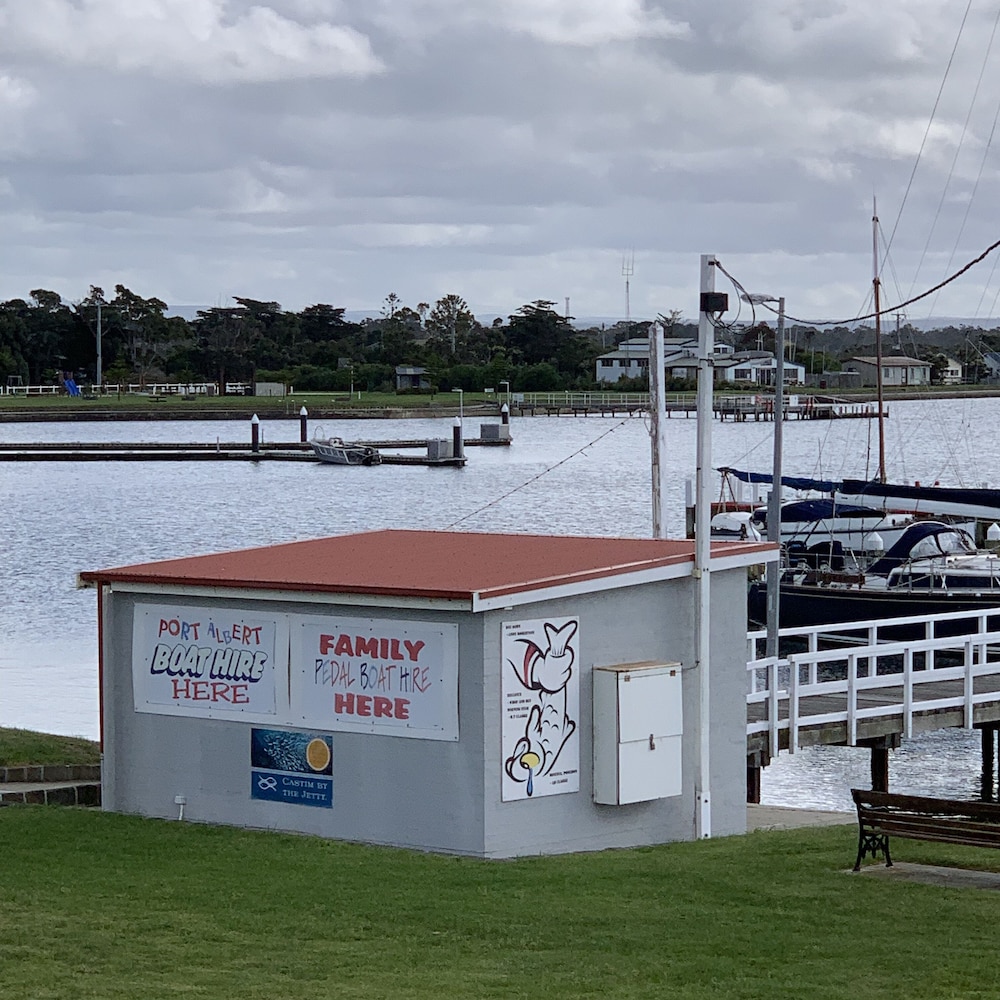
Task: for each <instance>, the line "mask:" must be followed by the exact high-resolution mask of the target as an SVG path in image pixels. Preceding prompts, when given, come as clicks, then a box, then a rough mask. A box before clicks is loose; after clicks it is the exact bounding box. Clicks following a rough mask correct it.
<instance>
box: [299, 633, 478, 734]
mask: <svg viewBox="0 0 1000 1000" xmlns="http://www.w3.org/2000/svg"><path fill="white" fill-rule="evenodd" d="M290 628H291V670H290V680H291V684H290V687H291V716H292V723H291V724H292V725H295V726H299V725H301V726H305V727H308V728H314V729H319V730H323V731H325V732H330V731H336V730H346V731H350V732H364V733H376V734H378V735H380V736H410V737H419V738H421V739H425V740H457V739H458V626H457V625H445V624H440V623H438V622H411V621H387V620H385V619H381V620H375V619H370V618H339V617H338V618H319V617H314V616H295V617H292V619H291V626H290Z"/></svg>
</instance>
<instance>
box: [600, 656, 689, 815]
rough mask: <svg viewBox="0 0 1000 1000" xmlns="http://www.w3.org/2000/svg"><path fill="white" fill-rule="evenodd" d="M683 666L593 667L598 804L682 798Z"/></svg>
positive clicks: (651, 663) (668, 664)
mask: <svg viewBox="0 0 1000 1000" xmlns="http://www.w3.org/2000/svg"><path fill="white" fill-rule="evenodd" d="M683 732H684V720H683V714H682V710H681V665H680V664H679V663H660V662H656V661H649V662H642V663H619V664H616V665H614V666H610V667H595V668H594V801H595V802H599V803H604V804H607V805H623V804H625V803H627V802H646V801H649V800H650V799H663V798H668V797H669V796H672V795H680V794H681V756H682V754H681V745H682V742H683Z"/></svg>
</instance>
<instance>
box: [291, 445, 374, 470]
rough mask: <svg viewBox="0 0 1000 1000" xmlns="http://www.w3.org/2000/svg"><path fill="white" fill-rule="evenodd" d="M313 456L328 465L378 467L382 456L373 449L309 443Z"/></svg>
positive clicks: (363, 446) (361, 446) (359, 446)
mask: <svg viewBox="0 0 1000 1000" xmlns="http://www.w3.org/2000/svg"><path fill="white" fill-rule="evenodd" d="M309 444H310V446H311V447H312V450H313V454H314V455H315V456H316V457H317V458H318V459H319V460H320V461H321V462H326V463H328V464H329V465H378V464H379V463H380V462H381V461H382V456H381V455H380V454H379V453H378V451H377V450H376V449H375V448H371V447H368V446H366V445H360V444H346V443H344V442H336V443H335V442H327V441H310V442H309Z"/></svg>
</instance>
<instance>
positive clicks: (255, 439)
mask: <svg viewBox="0 0 1000 1000" xmlns="http://www.w3.org/2000/svg"><path fill="white" fill-rule="evenodd" d="M250 450H251V451H252V452H253V453H254V454H255V455H256V454H258V453H259V452H260V417H258V416H257V414H256V413H255V414H254V415H253V416H252V417H251V418H250Z"/></svg>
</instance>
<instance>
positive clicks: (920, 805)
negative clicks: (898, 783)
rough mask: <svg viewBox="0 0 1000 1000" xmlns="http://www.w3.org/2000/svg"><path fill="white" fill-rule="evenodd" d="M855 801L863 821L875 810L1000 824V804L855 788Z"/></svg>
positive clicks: (853, 791) (853, 789)
mask: <svg viewBox="0 0 1000 1000" xmlns="http://www.w3.org/2000/svg"><path fill="white" fill-rule="evenodd" d="M851 797H852V798H853V799H854V804H855V806H857V808H858V816H859V817H860V816H861V814H862V813H863V812H865V811H867V810H873V811H876V812H880V813H897V812H898V813H922V814H926V815H932V816H965V817H968V818H970V819H977V820H981V821H982V822H984V823H1000V804H998V803H996V802H963V801H961V800H959V799H938V798H932V797H930V796H927V795H896V794H895V793H894V792H874V791H871V790H870V789H865V788H852V789H851Z"/></svg>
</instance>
